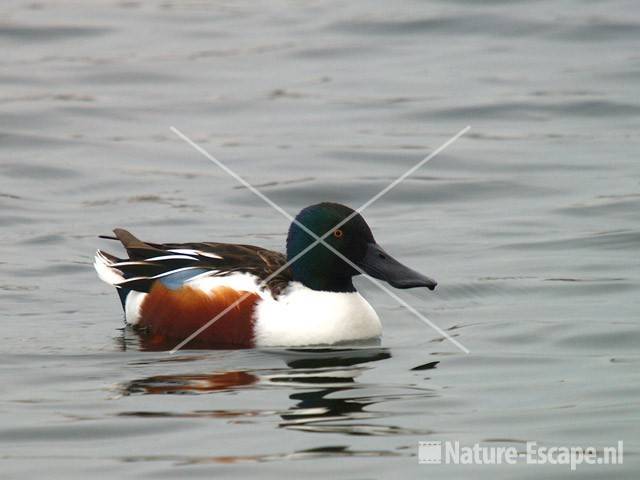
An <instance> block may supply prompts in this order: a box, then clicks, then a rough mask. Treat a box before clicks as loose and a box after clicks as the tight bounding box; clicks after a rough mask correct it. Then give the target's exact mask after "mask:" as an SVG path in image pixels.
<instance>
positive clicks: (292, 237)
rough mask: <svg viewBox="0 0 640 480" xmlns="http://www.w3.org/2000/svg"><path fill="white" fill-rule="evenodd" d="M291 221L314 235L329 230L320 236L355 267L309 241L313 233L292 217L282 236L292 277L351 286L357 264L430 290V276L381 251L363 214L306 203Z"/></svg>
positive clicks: (325, 286) (320, 286)
mask: <svg viewBox="0 0 640 480" xmlns="http://www.w3.org/2000/svg"><path fill="white" fill-rule="evenodd" d="M347 218H348V220H347V221H346V222H345V223H344V224H341V223H342V222H344V221H345V220H346V219H347ZM296 221H297V222H299V223H301V224H302V225H304V226H305V227H307V228H308V229H309V230H310V231H311V232H313V233H315V234H316V235H317V236H318V237H322V236H323V235H325V233H327V232H329V234H328V235H326V236H325V237H324V241H325V242H326V243H327V244H329V245H330V246H332V247H333V248H334V249H336V250H337V251H338V252H340V253H341V254H342V255H344V256H345V257H346V258H347V259H348V260H350V262H352V263H353V264H354V265H356V266H357V267H358V269H356V268H354V266H353V265H350V264H349V263H348V262H346V261H344V260H343V259H341V258H340V257H338V256H337V255H336V254H335V253H334V252H332V251H331V250H330V249H328V248H327V247H325V246H324V245H321V244H319V243H318V244H316V245H313V244H314V242H315V241H316V239H315V238H313V236H311V235H310V234H309V233H307V232H306V231H305V230H304V229H303V228H302V227H300V226H299V225H297V224H296V222H294V223H292V224H291V227H290V228H289V235H288V237H287V259H288V260H289V261H290V262H291V261H293V263H292V265H291V270H292V272H293V279H294V280H296V281H298V282H300V283H302V284H304V285H305V286H307V287H309V288H312V289H313V290H323V291H330V292H354V291H355V288H354V286H353V281H352V279H353V277H354V276H355V275H359V274H360V271H359V269H361V270H362V271H364V272H365V273H366V274H368V275H371V276H372V277H375V278H378V279H380V280H384V281H386V282H388V283H389V284H390V285H392V286H394V287H396V288H413V287H427V288H429V289H430V290H433V289H434V288H435V287H436V285H437V284H436V282H435V280H432V279H431V278H429V277H425V276H424V275H422V274H420V273H418V272H416V271H414V270H411V269H410V268H408V267H406V266H405V265H403V264H401V263H400V262H398V261H397V260H395V259H394V258H393V257H391V256H390V255H389V254H388V253H386V252H385V251H384V250H383V249H382V248H381V247H380V246H379V245H378V244H377V243H376V241H375V239H374V238H373V234H372V233H371V229H370V228H369V225H367V222H365V220H364V218H362V216H361V215H360V214H358V213H355V212H354V211H353V210H352V209H351V208H349V207H346V206H344V205H340V204H339V203H328V202H325V203H319V204H317V205H311V206H310V207H307V208H305V209H303V210H302V211H301V212H300V213H299V214H298V215H297V216H296ZM336 226H338V227H337V228H336ZM312 245H313V246H312ZM305 250H306V252H305ZM303 252H305V253H303Z"/></svg>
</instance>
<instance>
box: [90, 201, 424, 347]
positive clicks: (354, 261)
mask: <svg viewBox="0 0 640 480" xmlns="http://www.w3.org/2000/svg"><path fill="white" fill-rule="evenodd" d="M310 232H311V233H313V234H315V235H317V236H324V237H325V238H324V239H323V241H324V242H326V243H327V244H328V245H330V247H331V248H333V249H334V251H337V252H339V253H340V254H341V255H343V258H346V259H347V260H348V261H349V262H346V261H345V260H343V259H342V258H340V257H339V256H337V255H336V254H335V253H334V251H331V250H330V249H329V248H327V247H325V246H324V245H321V244H317V243H316V244H314V242H315V238H314V237H313V236H312V235H310ZM114 233H115V237H107V238H112V239H117V240H119V241H120V242H121V243H122V244H123V246H124V247H125V249H126V250H127V254H128V258H125V259H121V258H117V257H115V256H113V255H111V254H109V253H106V252H103V251H100V250H99V251H98V252H97V254H96V257H95V268H96V271H97V272H98V275H99V276H100V278H101V279H102V280H104V281H105V282H107V283H109V284H111V285H113V286H115V287H116V289H117V291H118V294H119V296H120V300H121V301H122V306H123V309H124V312H125V320H126V322H127V324H128V325H131V326H134V327H135V328H136V329H138V330H139V331H141V332H145V333H146V334H147V336H148V338H149V343H152V344H153V345H155V347H156V349H161V348H172V347H175V346H176V344H177V343H178V342H180V341H182V340H185V339H187V338H189V337H190V336H191V334H193V333H194V332H196V331H197V330H198V329H200V328H202V327H203V326H204V325H206V324H207V323H208V322H209V321H210V320H212V319H213V318H216V317H219V318H218V320H217V321H216V322H215V323H213V324H212V325H211V326H210V327H208V328H206V329H205V330H204V331H202V332H201V333H200V334H199V335H198V336H197V337H196V338H195V339H194V340H193V341H192V342H190V343H189V345H188V346H189V347H192V348H213V347H216V346H218V347H219V346H227V347H228V346H235V347H253V346H260V347H264V346H304V345H320V344H327V345H331V344H336V343H339V342H348V341H349V342H350V341H357V340H362V339H369V338H377V337H379V336H380V334H381V332H382V329H381V325H380V320H379V318H378V315H377V314H376V312H375V310H374V309H373V308H372V307H371V305H369V303H368V302H367V301H366V300H365V299H364V298H363V297H362V296H361V295H360V294H359V293H358V292H357V291H356V289H355V287H354V285H353V281H352V279H353V277H354V276H356V275H358V274H359V271H358V270H357V269H356V268H354V265H355V266H357V267H358V269H361V270H362V271H364V272H366V273H367V274H369V275H371V276H372V277H375V278H378V279H381V280H384V281H387V282H389V284H391V285H392V286H394V287H396V288H413V287H427V288H429V289H431V290H433V289H434V288H435V286H436V282H435V281H434V280H432V279H430V278H428V277H425V276H424V275H421V274H420V273H418V272H415V271H414V270H411V269H410V268H408V267H406V266H404V265H402V264H401V263H400V262H398V261H397V260H395V259H394V258H393V257H391V256H390V255H389V254H388V253H386V252H385V251H384V250H383V249H382V248H381V247H380V246H379V245H378V244H377V243H376V241H375V239H374V237H373V234H372V233H371V229H370V228H369V226H368V225H367V223H366V222H365V220H364V219H363V218H362V217H361V216H360V215H359V214H357V213H356V212H354V211H353V210H352V209H350V208H349V207H345V206H344V205H340V204H337V203H320V204H317V205H312V206H310V207H307V208H305V209H304V210H302V211H301V212H300V213H299V214H298V216H297V217H296V222H295V223H293V224H292V225H291V227H290V229H289V234H288V237H287V255H286V256H285V255H283V254H281V253H278V252H274V251H271V250H266V249H263V248H259V247H254V246H250V245H235V244H223V243H184V244H178V243H166V244H157V243H148V242H143V241H141V240H139V239H137V238H136V237H134V236H133V235H132V234H130V233H129V232H127V231H126V230H122V229H116V230H114ZM287 262H293V263H292V264H291V266H289V267H288V266H287Z"/></svg>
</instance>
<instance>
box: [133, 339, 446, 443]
mask: <svg viewBox="0 0 640 480" xmlns="http://www.w3.org/2000/svg"><path fill="white" fill-rule="evenodd" d="M274 354H277V355H279V356H282V357H283V360H284V361H285V362H286V363H287V365H288V367H289V368H283V369H264V370H250V371H249V370H243V371H225V372H215V373H210V374H189V375H159V376H153V377H148V378H144V379H140V380H134V381H132V382H129V383H128V384H127V385H125V386H124V389H123V391H124V393H125V394H128V395H135V394H180V393H181V394H203V393H215V392H220V391H229V390H236V389H242V388H247V387H249V388H261V387H274V386H290V387H291V388H294V389H296V390H300V391H296V392H295V393H293V394H291V395H290V396H289V398H290V399H291V400H294V401H295V404H294V405H293V406H291V407H290V408H289V409H287V410H284V411H278V412H274V411H268V412H264V411H238V410H208V411H198V412H188V413H179V414H172V413H167V412H127V413H125V414H124V415H134V416H145V417H146V416H188V417H216V418H234V417H252V416H261V415H274V414H275V415H279V416H280V417H281V419H282V422H281V423H280V424H279V426H280V427H283V428H288V429H295V430H306V431H316V432H342V433H349V434H361V435H371V434H395V433H401V432H405V433H406V429H402V428H400V427H396V426H387V425H373V424H366V423H361V421H362V420H364V419H373V418H379V417H380V416H382V415H381V414H380V413H379V412H376V411H370V410H368V409H367V407H370V406H372V405H375V404H377V403H381V402H386V401H392V400H394V399H407V398H422V397H431V396H434V395H435V393H434V391H433V390H430V389H424V388H412V389H411V391H410V392H409V393H407V392H403V393H400V394H398V393H393V394H385V393H382V392H380V391H379V388H378V394H377V395H358V392H359V390H360V389H361V388H362V387H363V386H364V385H363V384H360V383H358V382H357V380H356V378H357V377H358V376H360V375H361V374H362V373H363V372H364V371H365V370H367V369H368V367H367V366H366V365H365V364H366V363H369V362H378V361H382V360H386V359H388V358H391V354H390V353H389V351H388V350H387V349H385V348H366V349H341V350H331V349H322V350H321V349H304V350H303V349H298V350H292V349H289V350H284V351H279V352H274ZM436 364H437V362H434V363H432V364H430V367H429V368H434V367H435V366H436ZM353 421H356V422H355V423H354V422H353Z"/></svg>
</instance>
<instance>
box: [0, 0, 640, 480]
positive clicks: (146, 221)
mask: <svg viewBox="0 0 640 480" xmlns="http://www.w3.org/2000/svg"><path fill="white" fill-rule="evenodd" d="M0 45H2V53H3V54H2V58H1V59H0V65H1V69H0V225H1V229H0V302H1V303H0V305H1V306H2V308H1V309H0V316H1V318H2V320H1V323H0V325H1V328H0V345H1V346H0V372H1V373H0V375H1V376H0V379H1V385H2V387H1V388H0V468H1V472H2V475H1V476H2V478H21V479H24V478H65V479H73V478H205V477H207V478H209V477H212V476H216V475H217V476H221V477H224V478H231V477H235V478H247V477H251V476H260V477H261V478H283V475H291V476H293V477H294V478H297V477H300V476H302V475H304V476H305V478H333V477H335V478H348V479H364V478H448V479H454V478H483V479H484V478H486V479H501V478H516V477H517V478H524V479H533V478H549V479H559V478H569V477H570V476H572V475H574V476H575V474H572V473H571V472H570V470H569V467H568V466H566V465H526V464H523V463H522V462H519V463H518V464H517V465H496V466H491V465H445V464H441V465H430V464H429V465H426V464H419V463H418V442H420V441H459V442H460V444H461V445H468V446H471V445H473V444H475V443H479V444H481V445H485V446H487V445H488V446H492V445H494V446H495V445H501V446H515V447H516V448H518V449H519V450H521V451H522V450H523V449H524V448H525V447H524V446H525V444H526V442H527V441H536V442H538V443H539V444H542V445H546V446H585V447H586V446H595V447H597V448H602V447H606V446H615V445H616V443H617V442H618V441H619V440H622V441H623V442H624V464H623V465H581V466H578V473H577V475H579V476H580V478H593V479H600V478H628V479H635V478H638V477H639V476H640V462H639V461H638V458H639V453H640V441H639V440H640V439H639V437H640V435H639V434H640V414H639V410H640V409H639V407H640V385H639V383H640V382H639V381H640V374H639V371H640V369H639V367H640V350H639V346H640V327H639V325H638V320H639V319H638V314H639V313H640V302H639V300H638V299H639V288H640V270H639V267H640V256H639V255H638V254H639V251H640V223H639V222H640V164H639V161H640V160H639V158H638V151H639V150H638V146H639V143H640V135H639V127H640V88H639V81H640V55H639V54H638V51H639V50H638V47H639V46H640V9H639V8H638V5H637V2H634V1H631V0H627V1H625V0H620V1H618V0H607V1H601V2H595V1H580V0H564V1H560V2H558V1H551V0H541V1H534V2H525V1H514V2H504V1H490V2H473V1H469V0H457V1H452V2H445V1H433V2H420V1H402V2H382V1H366V2H365V1H357V2H336V1H327V2H319V1H312V0H307V1H301V2H285V1H275V2H248V1H239V2H226V1H209V0H190V1H175V0H165V1H151V2H138V1H121V0H101V1H92V2H73V1H49V0H5V1H4V2H3V3H2V6H0ZM467 125H470V126H471V130H470V131H469V132H468V133H467V134H466V135H464V136H463V137H462V138H460V139H459V140H458V141H456V142H455V143H454V144H452V145H451V146H449V147H448V148H447V149H446V150H445V151H444V152H442V153H441V154H440V155H438V156H436V157H435V158H434V159H433V160H431V161H430V162H429V163H427V164H426V165H425V166H424V167H422V168H421V169H420V170H418V171H417V172H416V173H415V174H413V175H412V176H411V177H410V178H408V179H407V180H406V181H404V182H403V183H401V184H400V185H398V186H397V187H396V188H394V189H393V190H392V191H390V192H389V193H388V194H387V195H385V196H384V197H382V198H381V199H379V200H378V201H377V202H375V203H374V204H372V205H371V206H370V207H369V208H368V209H367V210H366V211H365V217H366V218H367V220H368V222H369V224H370V225H371V227H372V229H373V231H374V233H375V235H376V238H377V240H378V241H379V242H380V243H381V244H382V245H384V246H385V247H386V249H387V250H388V251H389V252H391V253H392V254H394V256H396V257H397V258H399V259H401V260H402V261H404V262H405V263H407V264H409V265H410V266H411V267H412V268H414V269H416V270H419V271H421V272H424V273H425V274H427V275H429V276H432V277H433V278H435V279H437V280H438V282H439V287H438V288H437V289H436V291H435V292H429V291H426V290H420V291H418V290H415V291H397V293H398V295H400V297H401V298H402V299H404V300H405V301H406V302H407V303H409V304H410V305H412V306H413V307H414V308H416V309H417V310H418V311H419V312H420V313H421V314H423V315H425V316H426V317H427V318H428V319H429V320H431V321H432V322H434V323H435V324H437V325H438V326H439V327H441V328H442V329H443V330H444V331H446V332H447V333H448V335H451V336H453V337H454V338H455V339H456V340H457V341H459V342H460V343H461V344H462V345H464V346H465V347H466V348H468V350H469V353H468V354H466V353H464V352H462V351H461V350H460V349H458V348H457V347H456V346H455V345H453V344H452V343H451V342H449V341H448V340H447V339H445V338H444V337H443V336H442V335H441V334H440V333H438V332H437V331H435V330H433V329H431V328H430V327H429V326H427V325H425V324H424V323H422V322H421V321H420V320H419V319H417V318H416V317H415V316H414V315H413V314H412V313H411V312H409V311H408V310H407V309H405V308H404V307H403V306H401V305H399V304H398V303H397V302H396V300H394V299H393V298H391V297H390V296H388V295H387V294H386V293H385V292H382V291H380V290H378V289H377V288H376V287H375V286H373V285H372V284H370V283H369V282H368V281H367V280H366V279H364V278H361V279H359V280H358V282H357V285H358V288H359V289H360V291H361V292H362V293H363V295H364V296H365V297H366V298H367V299H368V300H369V301H370V302H371V303H372V305H374V307H375V308H376V310H377V311H378V313H379V314H380V316H381V318H382V320H383V324H384V336H383V339H382V342H381V345H380V346H377V347H359V348H347V347H342V348H339V349H338V348H337V349H326V350H323V351H317V350H307V349H290V350H286V349H285V350H267V351H264V350H236V351H232V350H227V351H223V350H217V351H202V350H201V351H189V350H183V351H179V352H178V353H176V354H175V355H169V354H168V353H166V352H157V351H156V352H150V351H145V349H144V348H142V347H141V346H140V344H139V343H138V339H137V337H136V335H135V334H134V333H132V332H128V331H126V330H123V329H122V327H123V324H122V314H121V311H120V306H119V304H118V301H117V298H116V295H115V293H114V291H113V290H112V289H111V288H110V287H108V286H107V285H105V284H103V283H102V282H100V281H99V280H98V279H97V277H96V275H95V273H94V271H93V269H92V266H91V262H92V256H93V253H94V251H95V249H97V248H105V247H111V249H113V248H114V247H113V245H111V244H109V242H107V241H105V240H99V239H98V238H97V236H98V235H99V234H105V233H109V232H110V230H111V229H112V228H114V227H124V228H128V229H130V230H131V231H133V232H134V233H136V234H137V235H138V236H140V237H141V238H143V239H146V240H150V241H157V242H162V241H207V240H209V241H222V242H239V243H250V244H257V245H261V246H264V247H268V248H273V249H283V247H284V239H285V234H286V230H287V228H288V222H287V220H286V219H285V218H284V217H282V216H281V215H280V214H279V213H278V212H276V211H275V210H273V209H272V208H271V207H269V206H268V205H266V204H265V203H263V202H262V200H260V199H259V198H257V197H255V196H254V195H253V194H252V193H251V192H250V191H248V190H247V189H246V188H244V187H242V186H241V185H239V184H238V183H237V182H236V181H235V180H234V179H232V178H231V177H229V176H228V175H227V174H226V173H225V172H223V171H222V170H220V169H218V168H217V167H216V166H215V165H214V164H213V163H211V162H210V161H209V160H207V159H206V158H205V157H203V156H202V155H201V154H200V153H198V152H197V151H195V150H194V149H193V148H192V147H191V146H189V145H187V144H186V143H185V142H183V141H182V140H180V139H179V138H178V137H177V136H176V135H174V134H173V133H172V132H171V131H170V130H169V127H170V126H175V127H176V128H178V129H180V130H181V131H182V132H184V133H185V134H186V135H188V136H190V137H191V138H193V139H194V141H196V142H198V143H199V144H200V145H202V147H204V148H206V149H207V150H208V151H209V152H211V153H212V154H213V155H215V156H216V157H217V158H218V159H220V160H221V161H223V162H225V163H226V164H227V165H228V166H229V167H231V168H232V169H233V170H234V171H236V172H237V173H238V174H240V175H241V176H243V177H244V178H246V179H247V180H248V181H249V182H251V183H252V184H254V185H256V186H258V187H259V188H260V189H261V191H262V192H264V194H266V195H268V196H269V197H270V198H272V199H273V200H274V201H276V202H277V203H278V204H279V205H282V207H283V208H284V209H286V210H287V211H288V212H290V213H292V214H295V213H296V212H297V211H298V210H299V209H300V208H302V207H304V206H307V205H310V204H312V203H314V202H318V201H322V200H331V201H337V202H341V203H345V204H348V205H350V206H352V207H354V208H355V207H358V206H359V205H361V204H363V203H364V202H366V201H367V200H368V199H369V198H370V197H371V196H373V195H374V194H376V193H377V192H378V191H380V190H382V189H383V188H384V187H386V186H387V185H388V184H389V183H390V182H392V181H393V180H394V179H395V178H397V177H399V176H400V175H402V174H403V173H404V172H405V171H407V170H408V169H409V168H411V167H412V166H413V165H415V164H416V163H417V162H419V161H420V160H421V159H422V158H424V157H425V156H426V155H428V154H429V153H430V152H432V151H433V150H435V149H436V148H438V146H440V145H441V144H443V143H444V142H446V141H447V140H448V139H449V138H450V137H452V136H453V135H454V134H456V133H457V132H458V131H460V130H461V129H462V128H464V127H465V126H467ZM301 321H304V319H301Z"/></svg>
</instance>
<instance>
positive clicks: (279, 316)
mask: <svg viewBox="0 0 640 480" xmlns="http://www.w3.org/2000/svg"><path fill="white" fill-rule="evenodd" d="M255 317H256V323H255V342H256V346H258V347H262V346H302V345H321V344H334V343H338V342H345V341H353V340H364V339H369V338H376V337H379V336H380V334H381V333H382V325H381V324H380V319H379V318H378V314H377V313H376V312H375V310H374V309H373V307H371V305H369V303H368V302H367V301H366V300H365V299H364V298H363V297H362V296H361V295H360V294H359V293H357V292H353V293H337V292H319V291H316V290H312V289H310V288H307V287H305V286H303V285H301V284H300V283H297V282H296V283H293V284H292V285H291V286H290V287H289V288H288V289H287V290H286V291H285V292H284V293H283V294H282V295H280V296H279V297H278V299H277V300H274V299H273V298H271V297H263V299H262V300H260V301H259V302H258V304H257V305H256V310H255Z"/></svg>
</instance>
